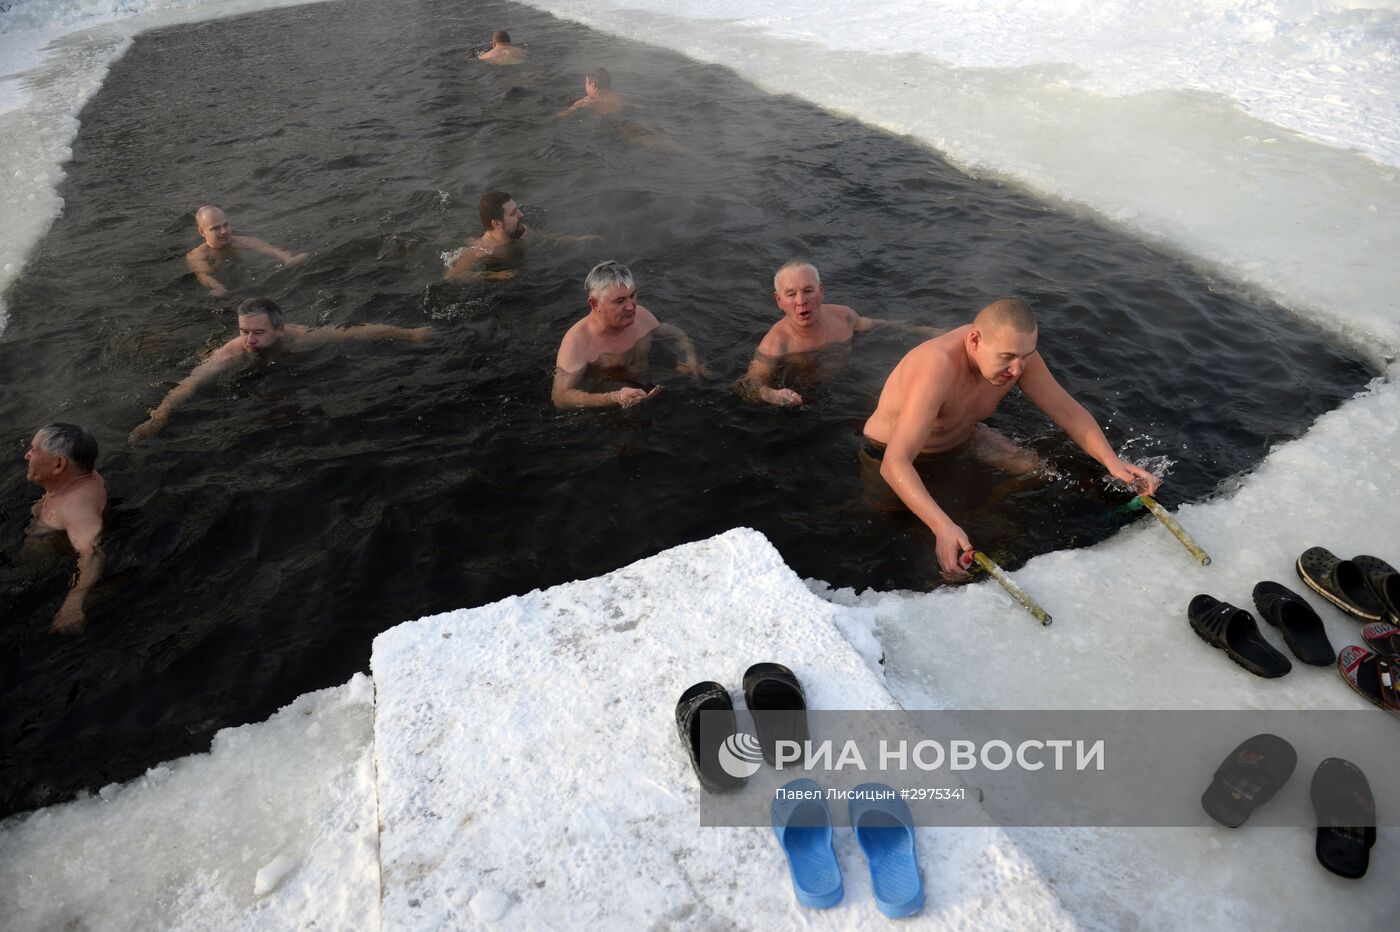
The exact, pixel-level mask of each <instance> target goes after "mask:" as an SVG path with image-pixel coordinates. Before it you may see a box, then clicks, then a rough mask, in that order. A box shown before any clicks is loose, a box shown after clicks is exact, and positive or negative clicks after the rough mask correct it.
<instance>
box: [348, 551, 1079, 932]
mask: <svg viewBox="0 0 1400 932" xmlns="http://www.w3.org/2000/svg"><path fill="white" fill-rule="evenodd" d="M835 612H836V610H835V608H834V607H833V606H832V605H831V604H829V603H827V602H824V601H822V600H821V599H819V598H817V597H815V596H814V595H812V594H811V593H810V592H809V591H808V590H807V588H806V587H805V586H804V585H803V583H802V581H801V580H799V579H798V578H797V576H796V575H795V574H794V573H793V572H792V571H791V570H789V569H788V568H787V567H786V566H785V565H784V564H783V562H782V560H781V558H780V557H779V556H778V554H777V552H776V551H775V550H774V549H773V547H772V546H771V545H770V544H769V543H768V541H767V540H766V539H764V538H763V537H762V536H761V535H759V534H758V533H756V532H754V531H750V530H744V529H739V530H734V531H730V532H728V533H726V534H722V535H720V536H718V537H715V538H712V539H710V540H706V541H701V542H698V543H694V544H687V545H685V546H682V547H677V548H675V549H673V550H669V551H667V552H665V553H662V554H659V555H658V556H655V557H652V558H650V559H647V560H643V561H640V562H638V563H636V564H633V565H632V566H629V567H626V568H624V569H621V570H618V571H616V572H613V573H610V574H608V575H607V576H603V577H600V578H598V579H593V580H588V581H584V582H575V583H569V584H566V585H562V586H557V587H555V588H553V589H550V590H548V591H545V592H538V591H537V592H532V593H529V594H528V595H525V596H521V597H518V598H510V599H506V600H504V601H501V602H497V603H495V604H493V605H487V606H483V607H480V608H476V609H471V610H464V611H458V612H452V613H449V614H445V615H438V616H435V617H432V618H425V619H422V620H420V621H417V622H413V623H410V624H406V625H400V626H399V627H397V628H394V629H392V630H390V631H387V632H385V633H384V634H381V635H380V636H379V637H378V638H377V639H376V640H375V645H374V654H373V659H372V661H371V666H372V668H373V671H374V676H375V682H376V688H377V701H376V714H375V748H376V750H375V754H376V762H377V773H378V784H379V802H380V831H381V837H380V844H381V859H382V865H383V882H384V902H383V909H384V927H385V928H386V929H440V928H464V927H465V928H472V927H482V926H485V925H488V924H489V925H491V926H492V927H493V928H503V929H544V928H597V929H603V928H646V927H656V926H664V927H668V928H714V927H737V928H756V927H770V928H787V927H790V926H792V925H793V924H794V923H796V922H804V923H809V924H812V925H814V926H817V927H821V928H846V927H865V926H869V927H877V926H879V927H883V925H884V923H885V920H884V918H883V917H882V916H881V915H880V914H879V912H878V911H877V910H876V909H875V904H874V901H873V899H872V896H871V892H870V883H869V878H868V875H867V874H866V873H865V870H864V858H863V857H862V856H861V855H860V852H859V851H858V849H857V847H856V845H855V844H854V841H853V840H852V838H851V836H850V833H849V832H846V831H842V832H839V833H838V834H837V848H838V857H840V859H841V861H842V863H843V864H844V865H846V866H847V870H846V890H847V900H846V902H845V903H843V904H842V905H841V906H840V907H838V908H836V909H833V910H830V911H828V912H825V913H813V912H809V911H806V910H803V909H802V908H801V907H799V906H797V905H796V904H795V902H794V900H793V895H792V890H791V886H790V884H789V881H788V873H787V866H786V863H785V862H784V859H783V856H782V854H781V852H780V851H779V848H778V845H777V843H776V841H775V839H774V837H773V834H772V832H771V830H769V829H767V828H734V829H728V828H726V829H720V828H701V827H700V826H699V809H698V805H699V803H698V796H699V792H700V790H699V787H698V786H697V784H696V781H695V777H694V775H693V774H692V773H691V770H690V765H689V762H688V760H687V758H686V755H685V752H684V750H683V748H682V745H681V743H680V739H679V738H678V736H677V734H676V726H675V718H674V716H675V702H676V699H677V698H678V697H679V696H680V694H681V692H682V691H683V690H684V689H685V688H686V687H687V686H689V685H691V684H692V683H695V682H698V681H701V680H707V679H714V680H718V681H720V682H722V683H724V684H726V685H728V686H730V687H731V688H732V689H734V690H735V691H736V692H737V691H738V689H739V684H740V680H741V678H742V676H743V673H744V670H745V669H746V668H747V667H748V666H749V665H750V664H752V663H755V662H759V661H778V662H781V663H784V664H787V665H788V666H789V667H791V668H792V669H793V670H794V671H795V672H796V673H797V675H798V676H799V677H800V678H801V679H802V681H803V683H804V685H805V687H806V689H807V694H808V700H809V702H810V704H811V705H812V707H813V708H828V709H835V708H841V709H895V708H898V706H897V705H896V703H895V702H894V700H893V699H892V697H891V696H890V694H889V692H888V690H887V689H886V688H885V686H884V684H883V682H882V678H881V676H880V674H878V673H877V672H875V671H874V670H873V669H872V666H871V665H870V664H868V663H867V662H866V661H865V660H864V659H863V658H862V656H861V655H860V654H859V653H858V652H857V651H856V650H854V649H853V648H852V647H851V646H850V645H849V644H848V643H847V642H846V640H845V639H844V638H843V637H842V636H841V634H840V632H839V631H838V630H837V629H836V627H835V625H834V624H833V616H834V615H835ZM919 844H920V859H921V862H922V864H923V868H924V878H925V882H926V884H927V886H928V891H929V895H928V905H927V907H926V908H925V911H924V914H923V915H922V916H921V917H920V918H919V919H918V920H916V921H915V922H914V925H916V926H918V925H939V926H943V925H960V926H964V927H967V928H1014V927H1035V928H1057V927H1068V926H1069V925H1070V923H1069V920H1068V918H1067V916H1066V915H1065V914H1064V912H1063V910H1062V909H1061V907H1060V905H1059V903H1058V901H1057V900H1056V898H1055V895H1054V894H1053V893H1052V892H1051V891H1050V889H1049V887H1048V885H1047V884H1046V882H1045V880H1044V878H1042V877H1041V875H1040V874H1039V872H1038V871H1037V870H1036V869H1035V868H1034V867H1033V866H1032V865H1031V864H1030V862H1029V861H1028V860H1027V859H1026V858H1025V857H1024V855H1023V854H1022V853H1021V852H1020V851H1019V850H1018V849H1017V847H1016V846H1015V845H1014V844H1013V843H1012V842H1011V841H1010V840H1009V838H1008V836H1007V835H1006V834H1005V833H1004V832H1001V831H998V830H994V829H970V830H969V829H964V830H937V829H925V830H921V831H920V832H919ZM493 917H494V918H493Z"/></svg>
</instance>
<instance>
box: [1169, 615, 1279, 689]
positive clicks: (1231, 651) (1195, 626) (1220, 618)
mask: <svg viewBox="0 0 1400 932" xmlns="http://www.w3.org/2000/svg"><path fill="white" fill-rule="evenodd" d="M1186 616H1187V617H1188V618H1189V619H1190V620H1191V629H1192V630H1193V631H1195V632H1196V634H1198V635H1200V638H1201V640H1203V641H1205V642H1206V643H1207V644H1209V645H1210V646H1212V647H1218V648H1220V649H1221V650H1223V651H1224V652H1225V654H1226V655H1227V656H1228V657H1229V658H1230V659H1231V660H1233V661H1234V662H1235V663H1237V664H1239V665H1240V666H1242V667H1244V668H1245V669H1246V670H1248V671H1249V672H1250V673H1253V674H1255V675H1256V676H1264V677H1269V678H1273V677H1276V676H1283V675H1284V674H1285V673H1287V672H1288V671H1289V670H1292V669H1293V664H1291V663H1289V662H1288V658H1287V657H1285V656H1283V654H1280V653H1279V652H1278V650H1277V649H1276V648H1275V647H1274V646H1273V645H1272V644H1270V643H1269V642H1268V641H1266V640H1264V636H1263V635H1262V634H1260V633H1259V626H1258V625H1257V624H1255V622H1254V616H1253V615H1251V614H1250V613H1249V612H1247V611H1245V610H1244V609H1242V608H1236V607H1235V606H1233V605H1231V604H1230V603H1229V602H1221V601H1220V600H1219V599H1216V598H1213V597H1211V596H1208V595H1198V596H1196V597H1195V598H1194V599H1192V600H1191V604H1190V605H1189V606H1187V609H1186Z"/></svg>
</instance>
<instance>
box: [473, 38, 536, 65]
mask: <svg viewBox="0 0 1400 932" xmlns="http://www.w3.org/2000/svg"><path fill="white" fill-rule="evenodd" d="M476 57H477V58H478V59H479V60H480V61H484V62H489V63H491V64H493V65H519V64H523V63H524V61H525V50H524V49H522V48H521V47H520V46H518V45H511V42H510V33H508V32H506V31H505V30H504V29H497V30H496V31H495V32H494V33H492V34H491V49H490V50H489V51H486V52H482V53H481V54H480V55H478V56H476Z"/></svg>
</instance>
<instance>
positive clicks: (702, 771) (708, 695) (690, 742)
mask: <svg viewBox="0 0 1400 932" xmlns="http://www.w3.org/2000/svg"><path fill="white" fill-rule="evenodd" d="M702 712H709V713H716V714H715V716H714V718H715V719H718V725H719V727H714V726H715V724H716V722H715V721H713V720H709V721H707V723H706V727H705V728H704V729H703V742H702V729H701V728H700V718H701V713H702ZM726 716H727V719H726ZM676 731H677V732H679V734H680V737H681V744H683V745H685V750H686V753H687V754H688V755H689V756H690V766H691V767H692V768H693V769H694V770H695V776H696V778H697V779H698V780H699V781H700V786H701V788H703V789H704V790H705V791H706V792H707V793H725V792H728V791H729V790H734V789H738V788H739V787H741V786H743V785H744V783H745V780H744V779H743V778H741V777H733V776H730V775H729V774H728V773H727V772H726V771H725V770H724V768H723V767H722V766H720V757H719V752H720V749H721V748H722V747H723V746H724V742H725V740H726V739H727V738H729V737H730V736H732V735H734V734H735V733H736V732H737V731H738V727H737V725H736V723H735V721H734V700H733V699H731V698H730V697H729V690H727V689H725V688H724V687H723V686H721V685H720V684H719V683H714V682H709V681H707V682H704V683H696V684H695V685H694V686H692V687H690V688H689V689H687V690H686V691H685V692H683V693H681V698H680V700H679V701H678V702H677V703H676Z"/></svg>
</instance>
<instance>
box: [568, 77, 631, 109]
mask: <svg viewBox="0 0 1400 932" xmlns="http://www.w3.org/2000/svg"><path fill="white" fill-rule="evenodd" d="M626 106H627V98H626V97H623V96H622V95H621V94H619V93H617V92H616V91H614V90H613V89H612V75H610V74H608V69H606V68H594V69H593V70H592V71H589V72H588V73H586V74H585V75H584V76H583V96H582V97H580V98H579V99H578V100H576V101H574V103H573V106H571V107H569V109H567V110H564V111H562V112H560V113H558V114H555V115H556V116H564V115H565V114H567V113H573V112H575V111H577V110H591V111H593V112H594V113H600V114H607V113H617V112H618V111H619V110H621V109H622V108H624V107H626Z"/></svg>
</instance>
